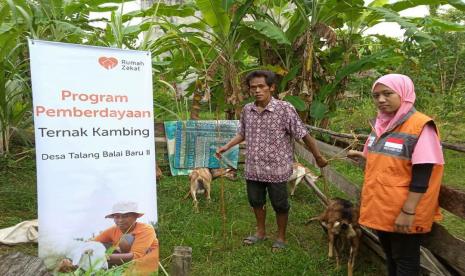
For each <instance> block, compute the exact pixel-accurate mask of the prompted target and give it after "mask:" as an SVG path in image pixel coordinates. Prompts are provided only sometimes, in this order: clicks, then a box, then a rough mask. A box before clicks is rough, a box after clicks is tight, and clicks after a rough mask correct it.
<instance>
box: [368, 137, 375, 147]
mask: <svg viewBox="0 0 465 276" xmlns="http://www.w3.org/2000/svg"><path fill="white" fill-rule="evenodd" d="M375 138H376V137H375V136H370V137H368V147H371V146H373V143H374V142H375Z"/></svg>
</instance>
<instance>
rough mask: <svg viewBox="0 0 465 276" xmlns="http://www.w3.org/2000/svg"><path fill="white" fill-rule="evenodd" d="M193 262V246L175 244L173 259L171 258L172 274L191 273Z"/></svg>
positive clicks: (185, 274) (184, 275)
mask: <svg viewBox="0 0 465 276" xmlns="http://www.w3.org/2000/svg"><path fill="white" fill-rule="evenodd" d="M191 263H192V248H191V247H187V246H175V247H174V252H173V259H172V260H171V275H172V276H187V275H190V270H191Z"/></svg>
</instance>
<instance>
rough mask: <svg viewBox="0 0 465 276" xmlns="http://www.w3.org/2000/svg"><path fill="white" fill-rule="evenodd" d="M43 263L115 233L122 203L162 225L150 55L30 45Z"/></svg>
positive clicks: (42, 43) (144, 218)
mask: <svg viewBox="0 0 465 276" xmlns="http://www.w3.org/2000/svg"><path fill="white" fill-rule="evenodd" d="M29 50H30V57H31V74H32V90H33V102H34V110H33V112H34V121H35V140H36V156H37V157H36V159H37V190H38V205H39V206H38V218H39V256H41V257H43V258H46V259H47V258H49V257H62V256H63V255H66V254H67V252H68V251H69V250H70V246H72V244H73V242H74V241H76V240H89V239H91V238H92V237H94V236H96V235H98V234H99V233H100V232H101V231H103V230H105V229H107V228H108V227H110V226H112V225H114V221H113V220H112V219H105V218H104V217H105V216H106V215H108V214H110V213H111V209H112V206H113V205H114V204H115V203H117V202H122V201H133V202H137V203H138V209H139V212H140V213H144V215H143V216H142V217H140V218H139V219H138V220H137V221H138V222H143V223H152V224H153V223H156V222H157V201H156V184H155V148H154V147H155V141H154V116H153V95H152V70H151V57H150V53H149V52H141V51H131V50H120V49H112V48H102V47H89V46H82V45H73V44H63V43H55V42H46V41H38V40H30V41H29Z"/></svg>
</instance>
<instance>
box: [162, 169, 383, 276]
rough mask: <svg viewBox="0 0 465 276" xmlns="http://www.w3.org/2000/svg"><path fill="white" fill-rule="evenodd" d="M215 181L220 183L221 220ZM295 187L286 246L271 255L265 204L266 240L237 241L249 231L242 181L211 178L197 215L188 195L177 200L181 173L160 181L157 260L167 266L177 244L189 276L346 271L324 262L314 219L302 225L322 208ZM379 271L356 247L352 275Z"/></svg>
mask: <svg viewBox="0 0 465 276" xmlns="http://www.w3.org/2000/svg"><path fill="white" fill-rule="evenodd" d="M221 185H224V206H225V219H224V220H223V217H222V212H221V200H220V194H221ZM300 185H301V186H299V187H298V188H297V191H296V195H295V196H294V198H292V199H291V205H292V207H291V211H290V218H289V227H288V240H289V246H288V249H286V250H285V251H283V252H279V253H272V252H271V245H272V243H273V237H274V235H275V231H276V226H275V218H274V213H273V211H272V209H271V206H270V205H269V204H268V206H267V210H269V212H268V216H267V223H266V226H267V229H268V237H269V239H268V240H267V241H265V242H262V243H260V244H257V245H255V246H250V247H245V246H243V245H242V239H243V238H244V237H246V236H248V235H250V234H253V233H254V229H255V219H254V217H253V214H252V212H251V210H250V208H249V207H248V204H247V201H246V192H245V183H244V181H237V182H232V181H227V180H224V179H218V180H215V181H214V182H213V187H212V201H211V203H209V204H208V203H207V202H206V200H205V199H204V198H203V197H202V196H200V199H199V201H200V204H199V209H200V213H198V214H196V213H194V212H193V210H192V201H191V199H187V200H182V198H183V196H184V195H185V194H186V192H187V190H188V187H189V184H188V179H187V177H176V178H164V179H162V181H161V182H160V183H159V186H158V193H159V214H160V223H159V228H158V233H159V237H160V243H161V247H160V248H161V252H160V255H161V259H163V258H165V259H164V260H163V261H162V264H163V265H164V266H165V267H166V266H169V260H170V255H171V252H172V250H173V247H174V246H177V245H182V246H190V247H192V248H193V264H192V265H193V267H192V272H193V275H221V274H228V275H230V274H234V275H346V269H345V266H343V267H342V269H341V270H335V262H334V261H333V260H328V258H327V241H326V235H325V234H324V233H323V231H322V229H321V227H320V226H319V225H318V224H317V223H314V224H310V225H304V222H305V221H307V220H308V219H309V218H310V217H313V216H316V215H317V214H319V213H320V212H321V211H322V206H321V204H320V203H319V202H318V200H317V198H316V196H315V195H314V194H313V193H312V192H311V191H310V190H309V189H308V188H306V187H304V186H303V185H302V184H300ZM382 269H383V268H382V265H381V264H380V262H379V260H378V259H376V257H375V258H373V253H372V252H370V251H369V249H366V248H362V250H361V253H360V256H359V258H358V259H357V265H356V275H375V274H379V273H381V271H383V270H382Z"/></svg>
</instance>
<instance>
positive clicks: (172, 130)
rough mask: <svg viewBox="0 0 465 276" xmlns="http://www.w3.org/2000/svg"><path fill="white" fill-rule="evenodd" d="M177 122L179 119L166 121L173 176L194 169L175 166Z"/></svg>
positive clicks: (167, 144)
mask: <svg viewBox="0 0 465 276" xmlns="http://www.w3.org/2000/svg"><path fill="white" fill-rule="evenodd" d="M176 124H177V121H165V136H166V147H167V149H168V161H169V163H170V171H171V175H172V176H176V175H188V174H189V173H190V172H191V171H192V170H189V169H177V168H175V167H174V152H175V150H176V141H175V138H176Z"/></svg>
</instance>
